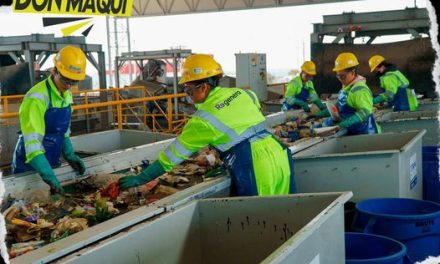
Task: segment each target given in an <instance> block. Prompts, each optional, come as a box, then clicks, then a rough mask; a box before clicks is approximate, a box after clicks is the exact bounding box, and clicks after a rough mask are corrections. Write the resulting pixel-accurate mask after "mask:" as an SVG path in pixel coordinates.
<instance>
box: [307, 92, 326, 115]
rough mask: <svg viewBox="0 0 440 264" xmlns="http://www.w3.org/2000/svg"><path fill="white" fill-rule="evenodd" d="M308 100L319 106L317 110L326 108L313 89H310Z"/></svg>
mask: <svg viewBox="0 0 440 264" xmlns="http://www.w3.org/2000/svg"><path fill="white" fill-rule="evenodd" d="M310 101H312V102H313V103H314V104H315V105H316V106H317V107H318V108H319V110H321V111H322V110H324V109H326V107H325V105H324V104H323V103H322V102H321V99H319V96H318V94H317V93H316V91H315V89H310Z"/></svg>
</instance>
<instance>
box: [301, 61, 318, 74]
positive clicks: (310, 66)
mask: <svg viewBox="0 0 440 264" xmlns="http://www.w3.org/2000/svg"><path fill="white" fill-rule="evenodd" d="M301 70H302V71H303V72H305V73H307V74H308V75H316V66H315V63H314V62H313V61H305V62H304V63H303V65H302V66H301Z"/></svg>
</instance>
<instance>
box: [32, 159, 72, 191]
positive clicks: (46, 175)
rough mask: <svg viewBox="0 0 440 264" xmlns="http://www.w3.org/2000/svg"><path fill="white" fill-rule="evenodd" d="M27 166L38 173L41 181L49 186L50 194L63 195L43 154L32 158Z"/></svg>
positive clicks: (61, 188)
mask: <svg viewBox="0 0 440 264" xmlns="http://www.w3.org/2000/svg"><path fill="white" fill-rule="evenodd" d="M29 164H30V165H31V166H32V168H34V169H35V170H36V171H37V172H38V174H39V175H40V177H41V178H42V179H43V181H44V182H45V183H47V184H48V185H49V186H50V189H51V192H55V193H64V189H63V187H61V184H60V182H59V181H58V179H57V177H56V176H55V174H54V172H53V170H52V167H51V166H50V164H49V162H48V161H47V159H46V156H44V154H41V155H38V156H36V157H34V158H33V159H32V160H31V161H30V162H29Z"/></svg>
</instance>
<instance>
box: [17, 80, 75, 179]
mask: <svg viewBox="0 0 440 264" xmlns="http://www.w3.org/2000/svg"><path fill="white" fill-rule="evenodd" d="M46 88H47V93H48V95H49V106H48V109H47V110H46V113H45V114H44V123H45V127H46V130H45V134H44V137H43V141H42V145H43V148H44V150H45V153H44V155H45V156H46V158H47V160H48V161H49V164H50V165H51V166H52V167H53V166H59V165H60V156H61V150H62V146H63V143H64V135H65V133H66V132H67V130H68V129H69V125H70V118H71V115H72V109H71V107H70V105H68V106H66V107H62V108H55V107H52V96H51V87H50V85H49V81H48V80H46ZM25 161H26V152H25V146H24V139H23V135H22V133H21V131H19V132H18V141H17V144H16V146H15V152H14V156H13V160H12V171H13V173H14V174H15V173H21V172H25V171H29V170H33V168H32V166H30V165H28V164H26V163H25Z"/></svg>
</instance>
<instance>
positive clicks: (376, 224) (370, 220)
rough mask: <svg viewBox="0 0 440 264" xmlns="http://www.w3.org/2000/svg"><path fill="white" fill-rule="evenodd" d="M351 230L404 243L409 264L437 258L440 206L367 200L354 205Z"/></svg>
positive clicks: (416, 202)
mask: <svg viewBox="0 0 440 264" xmlns="http://www.w3.org/2000/svg"><path fill="white" fill-rule="evenodd" d="M352 230H354V231H356V232H362V233H370V234H377V235H382V236H386V237H389V238H392V239H395V240H398V241H400V242H402V243H403V244H405V246H406V248H407V255H408V258H409V259H410V261H411V262H415V261H420V260H424V259H426V258H427V257H428V256H438V255H440V204H438V203H434V202H430V201H423V200H416V199H405V198H379V199H369V200H365V201H362V202H359V203H357V204H356V213H355V216H354V219H353V224H352Z"/></svg>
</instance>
